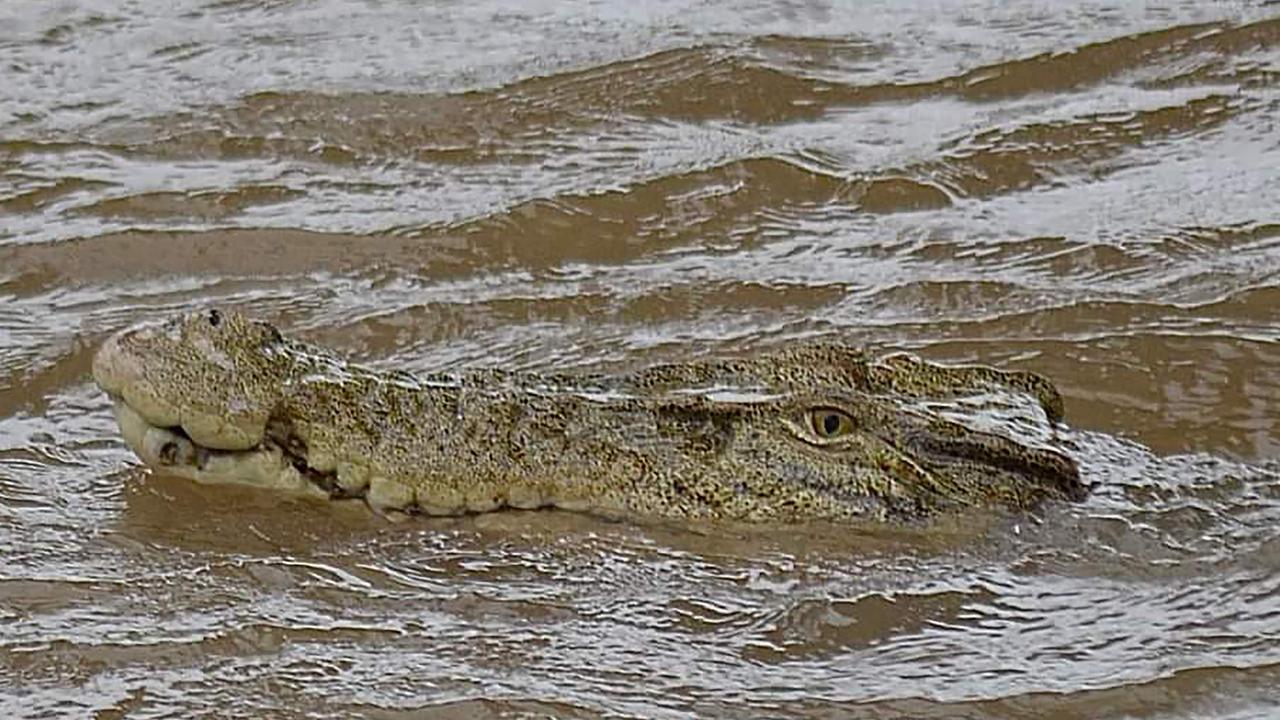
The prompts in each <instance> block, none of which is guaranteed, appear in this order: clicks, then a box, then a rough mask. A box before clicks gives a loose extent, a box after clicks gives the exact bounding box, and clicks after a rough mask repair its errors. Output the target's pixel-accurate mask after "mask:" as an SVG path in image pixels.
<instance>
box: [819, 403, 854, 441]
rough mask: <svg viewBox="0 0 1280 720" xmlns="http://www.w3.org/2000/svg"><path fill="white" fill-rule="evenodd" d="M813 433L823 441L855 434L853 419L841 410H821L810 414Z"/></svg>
mask: <svg viewBox="0 0 1280 720" xmlns="http://www.w3.org/2000/svg"><path fill="white" fill-rule="evenodd" d="M809 424H810V425H811V426H813V432H814V433H815V434H817V436H818V437H820V438H822V439H823V440H832V439H834V438H838V437H840V436H842V435H848V434H849V433H851V432H853V418H851V417H849V416H848V415H845V414H844V413H842V412H840V411H839V410H831V409H828V408H820V409H817V410H811V411H810V412H809Z"/></svg>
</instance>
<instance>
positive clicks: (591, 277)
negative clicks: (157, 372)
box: [0, 0, 1280, 720]
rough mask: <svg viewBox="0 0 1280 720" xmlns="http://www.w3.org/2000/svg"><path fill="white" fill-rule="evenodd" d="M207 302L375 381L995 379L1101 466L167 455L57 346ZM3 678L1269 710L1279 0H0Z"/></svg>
mask: <svg viewBox="0 0 1280 720" xmlns="http://www.w3.org/2000/svg"><path fill="white" fill-rule="evenodd" d="M210 302H216V303H221V304H225V305H229V306H235V307H238V308H242V309H245V310H248V311H251V312H252V313H254V314H255V315H258V316H260V317H262V318H265V319H269V320H272V321H273V322H276V323H278V324H279V325H281V326H282V327H284V328H286V329H287V330H288V331H289V332H290V333H292V334H296V335H298V336H301V337H304V338H306V339H309V340H312V341H315V342H320V343H324V344H326V345H330V346H333V347H335V348H338V349H339V350H341V351H343V352H345V353H347V354H349V355H351V356H352V357H355V358H359V359H361V360H364V361H368V362H371V363H374V364H376V365H378V366H381V367H386V368H391V367H398V368H406V369H409V370H436V369H445V368H459V367H481V366H502V367H516V368H524V369H530V370H538V369H549V368H556V369H561V368H565V367H572V368H584V369H610V368H618V367H626V366H631V365H634V364H638V363H643V362H648V361H653V360H659V359H675V358H681V357H688V356H691V355H705V354H708V353H715V352H735V353H736V352H750V351H752V350H755V349H764V348H775V347H778V346H780V345H785V344H786V343H788V342H792V341H794V340H797V339H800V338H813V337H824V338H831V339H836V338H839V339H844V340H846V341H849V342H852V343H858V344H862V345H865V346H867V347H869V348H872V349H874V350H876V351H890V350H907V351H910V352H914V353H918V354H920V355H923V356H925V357H929V358H933V359H938V360H952V361H980V362H985V363H991V364H994V365H998V366H1001V367H1010V368H1021V369H1032V370H1037V371H1040V372H1043V373H1046V374H1048V375H1050V376H1051V377H1053V378H1054V379H1055V381H1056V382H1057V383H1058V384H1059V386H1060V387H1061V389H1062V391H1063V392H1064V394H1065V396H1066V399H1067V419H1068V424H1069V426H1070V427H1069V429H1068V430H1066V431H1064V432H1063V433H1062V437H1061V438H1060V442H1061V443H1062V447H1063V448H1064V449H1065V450H1066V451H1067V452H1069V453H1071V454H1072V455H1073V456H1074V457H1075V458H1076V459H1077V460H1079V462H1080V463H1081V465H1082V467H1083V470H1084V472H1085V474H1086V475H1087V476H1088V478H1089V479H1090V480H1091V481H1093V482H1096V483H1097V489H1096V491H1095V492H1094V493H1093V495H1092V496H1091V497H1090V498H1089V499H1088V500H1087V501H1086V502H1084V503H1082V504H1080V505H1072V506H1065V505H1054V506H1050V507H1046V508H1043V509H1042V510H1040V511H1038V512H1037V513H1035V514H1034V515H1031V516H1017V517H1007V516H999V515H992V516H989V517H987V516H983V517H969V518H963V519H960V520H958V521H954V522H944V523H941V524H939V525H938V526H937V527H934V528H929V529H925V530H919V529H911V530H904V529H882V530H877V529H873V528H853V529H849V528H836V527H827V528H821V527H805V528H770V527H761V528H747V529H744V528H715V527H687V526H684V527H681V526H667V525H653V524H631V523H611V522H606V521H603V520H599V519H595V518H592V517H587V516H581V515H575V514H570V513H562V512H525V513H520V512H507V513H497V514H492V515H485V516H478V517H467V518H456V519H428V518H418V519H414V520H412V521H411V522H407V523H400V524H389V523H386V522H384V521H381V520H378V519H375V518H371V517H368V516H365V515H360V514H356V513H353V512H348V511H344V510H341V509H337V508H334V507H331V506H326V505H316V504H307V503H300V502H293V501H288V500H284V499H281V498H278V497H272V496H268V495H266V494H263V493H254V492H250V491H230V490H219V489H216V488H202V487H196V486H193V485H190V484H188V483H184V482H181V481H178V480H174V479H172V478H165V477H162V476H157V475H154V474H151V473H149V472H147V471H145V470H143V469H141V468H139V467H138V463H137V461H136V459H135V458H133V457H132V455H131V454H130V453H129V452H128V451H127V450H126V449H125V447H124V446H123V444H122V442H121V440H120V439H119V436H118V433H117V431H116V428H115V425H114V422H113V420H112V418H111V414H110V411H109V408H108V403H107V400H106V398H105V397H104V396H103V395H102V394H101V393H100V392H98V391H97V390H96V388H95V387H94V386H93V384H92V382H91V381H90V379H89V377H88V369H89V360H90V357H91V355H92V352H93V350H94V348H95V347H96V346H97V344H98V343H99V342H101V340H102V339H103V338H104V337H105V336H106V335H107V334H108V333H110V332H112V331H114V330H116V329H119V328H121V327H123V326H125V325H127V324H130V323H132V322H135V321H137V320H140V319H144V318H148V317H153V316H156V315H159V314H164V313H171V312H173V311H176V310H180V309H187V308H191V307H194V306H198V305H200V304H202V303H210ZM999 421H1000V419H999V418H996V419H995V420H993V422H999ZM0 715H2V716H4V717H32V718H53V717H67V718H84V717H95V718H119V717H131V718H133V717H139V718H160V717H215V716H216V717H315V718H320V717H377V718H408V717H414V718H436V717H439V718H499V717H501V718H525V717H568V718H598V717H626V718H632V717H634V718H694V717H720V718H744V717H770V718H879V719H887V718H974V719H976V718H1000V719H1004V720H1008V719H1010V718H1050V719H1058V720H1061V719H1066V718H1141V719H1152V720H1156V719H1159V720H1165V719H1172V718H1204V717H1220V718H1236V719H1244V718H1275V717H1280V7H1278V6H1277V4H1276V3H1275V2H1223V3H1204V2H1180V3H1161V4H1152V3H1145V2H1124V3H1107V4H1102V3H1093V2H1078V3H1065V2H1064V3H1051V2H1032V1H1030V0H1020V1H1018V2H1009V3H989V2H954V3H936V2H926V1H924V0H911V1H910V2H881V1H877V2H864V3H857V4H854V3H847V4H839V5H838V6H837V5H834V4H825V3H816V2H797V1H795V0H754V1H752V2H745V3H727V2H691V1H689V0H661V1H655V2H634V1H633V2H619V1H616V0H601V1H598V2H592V3H585V2H542V1H539V2H527V3H499V2H490V1H488V0H483V1H481V2H477V3H469V4H468V3H424V2H415V1H413V0H380V1H373V0H370V1H369V2H355V1H354V0H309V1H306V2H304V1H302V0H294V1H290V0H172V1H170V2H164V3H122V2H111V1H108V0H66V1H63V2H46V1H45V0H5V1H4V2H3V3H0Z"/></svg>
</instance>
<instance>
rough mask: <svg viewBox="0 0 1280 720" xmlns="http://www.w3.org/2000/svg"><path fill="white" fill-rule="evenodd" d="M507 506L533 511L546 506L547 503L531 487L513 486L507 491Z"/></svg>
mask: <svg viewBox="0 0 1280 720" xmlns="http://www.w3.org/2000/svg"><path fill="white" fill-rule="evenodd" d="M507 504H508V505H510V506H511V507H513V508H520V509H521V510H533V509H536V508H540V507H542V506H543V505H546V504H547V501H546V498H544V497H543V495H542V493H541V492H539V491H538V488H536V487H534V486H533V485H514V486H512V487H511V489H510V490H508V491H507Z"/></svg>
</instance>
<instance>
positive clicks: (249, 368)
mask: <svg viewBox="0 0 1280 720" xmlns="http://www.w3.org/2000/svg"><path fill="white" fill-rule="evenodd" d="M285 345H286V341H285V340H284V338H282V337H281V335H280V333H279V332H278V331H277V330H276V329H275V328H274V327H272V326H271V325H269V324H267V323H265V322H258V321H254V320H250V319H249V318H247V317H245V316H244V315H242V314H240V313H237V312H233V311H224V310H219V309H210V310H207V311H203V312H197V313H189V314H184V315H178V316H174V317H171V318H168V319H165V320H162V321H158V322H147V323H141V324H138V325H135V326H133V327H130V328H128V329H126V330H124V331H121V332H119V333H117V334H115V335H113V336H111V337H110V338H108V339H107V341H106V342H105V343H103V345H102V347H101V348H100V349H99V350H98V352H97V353H96V354H95V355H94V358H93V378H94V381H95V382H96V383H97V384H98V386H99V387H100V388H101V389H102V390H103V391H105V392H106V393H107V395H108V396H110V397H111V399H112V400H113V403H114V407H113V411H114V413H115V416H116V422H117V423H118V424H119V426H120V430H121V434H122V435H123V436H124V439H125V442H126V443H127V444H128V445H129V447H130V449H131V450H133V451H134V453H135V454H136V455H137V456H138V457H139V458H141V459H142V460H143V462H145V463H146V464H147V465H149V466H152V467H155V468H161V469H163V470H164V471H165V472H167V473H169V474H174V475H179V476H182V477H186V478H188V479H191V480H195V481H198V482H202V483H208V484H220V483H243V484H254V485H262V486H274V487H279V488H283V489H295V490H300V491H303V492H304V493H305V492H309V491H310V488H309V487H308V485H307V484H306V483H301V482H298V478H297V477H292V476H290V475H289V474H288V473H287V472H285V470H286V464H284V463H282V462H281V461H282V460H284V458H283V457H282V456H281V454H280V453H279V452H275V451H273V450H272V449H271V448H268V447H266V446H265V444H264V439H265V436H266V427H267V421H268V418H269V417H270V414H271V411H272V409H273V408H274V407H275V406H276V405H277V404H278V403H279V401H280V397H281V394H282V393H283V392H284V391H285V389H286V386H285V376H284V374H283V372H282V371H283V370H284V369H285V368H287V367H290V366H291V365H292V363H290V362H286V356H285V355H283V354H281V351H282V350H283V348H284V347H285Z"/></svg>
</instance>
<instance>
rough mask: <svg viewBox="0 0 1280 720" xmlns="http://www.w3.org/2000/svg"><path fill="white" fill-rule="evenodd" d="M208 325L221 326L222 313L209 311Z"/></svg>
mask: <svg viewBox="0 0 1280 720" xmlns="http://www.w3.org/2000/svg"><path fill="white" fill-rule="evenodd" d="M209 324H210V325H212V326H214V327H218V326H219V325H221V324H222V313H220V312H218V311H217V310H210V311H209Z"/></svg>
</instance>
